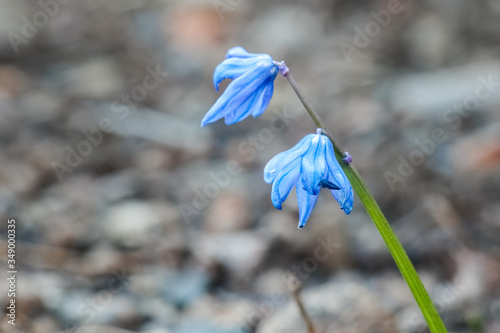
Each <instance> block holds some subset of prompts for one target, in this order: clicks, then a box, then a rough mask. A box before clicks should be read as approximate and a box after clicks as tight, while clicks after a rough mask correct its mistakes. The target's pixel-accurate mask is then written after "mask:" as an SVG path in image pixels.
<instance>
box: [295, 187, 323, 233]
mask: <svg viewBox="0 0 500 333" xmlns="http://www.w3.org/2000/svg"><path fill="white" fill-rule="evenodd" d="M295 188H296V190H297V202H298V204H299V228H303V227H304V226H305V225H306V222H307V219H309V216H311V212H312V210H313V208H314V205H316V200H318V196H317V195H314V194H309V193H308V192H307V191H306V190H305V189H304V188H303V184H302V183H301V181H300V179H299V181H298V182H297V185H296V186H295Z"/></svg>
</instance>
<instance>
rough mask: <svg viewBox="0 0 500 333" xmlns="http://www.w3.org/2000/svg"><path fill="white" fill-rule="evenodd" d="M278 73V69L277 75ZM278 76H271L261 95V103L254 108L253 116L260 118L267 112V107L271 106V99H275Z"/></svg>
mask: <svg viewBox="0 0 500 333" xmlns="http://www.w3.org/2000/svg"><path fill="white" fill-rule="evenodd" d="M277 73H278V69H276V74H277ZM276 74H274V75H273V76H271V77H270V78H269V82H268V83H267V85H266V86H264V90H263V92H262V93H261V95H260V98H259V102H258V103H257V105H256V106H255V107H254V108H253V112H252V116H253V117H254V118H255V117H258V116H260V115H261V114H262V113H264V111H266V109H267V106H268V105H269V102H270V101H271V98H272V97H273V91H274V79H275V78H276Z"/></svg>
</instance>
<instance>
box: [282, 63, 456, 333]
mask: <svg viewBox="0 0 500 333" xmlns="http://www.w3.org/2000/svg"><path fill="white" fill-rule="evenodd" d="M284 76H285V77H286V78H287V79H288V82H290V85H291V86H292V88H293V90H295V93H296V94H297V96H298V97H299V99H300V101H301V102H302V104H303V105H304V107H305V108H306V110H307V112H308V113H309V115H310V116H311V118H312V120H313V121H314V124H316V126H317V127H318V128H321V129H323V130H324V131H325V132H326V133H325V135H327V136H328V138H329V139H330V141H331V142H332V144H333V147H334V149H335V157H336V158H337V160H338V162H339V164H340V165H341V166H342V169H343V170H344V172H345V174H346V176H347V178H348V179H349V180H350V182H351V185H352V187H353V189H354V190H355V191H356V193H357V194H358V196H359V199H360V200H361V202H362V203H363V205H364V206H365V209H366V212H367V213H368V215H369V216H370V218H371V219H372V221H373V223H374V224H375V227H376V228H377V229H378V231H379V232H380V234H381V235H382V238H383V239H384V242H385V244H386V245H387V248H388V249H389V252H390V253H391V255H392V258H393V259H394V261H395V262H396V265H397V266H398V268H399V271H400V272H401V275H403V278H404V279H405V280H406V283H407V284H408V287H410V290H411V292H412V294H413V297H414V298H415V301H416V302H417V305H418V307H419V308H420V311H422V314H423V315H424V318H425V320H426V321H427V325H429V329H430V330H431V332H432V333H443V332H444V333H445V332H447V331H446V327H445V326H444V324H443V322H442V320H441V318H440V317H439V313H438V312H437V310H436V307H435V306H434V304H433V303H432V300H431V299H430V297H429V294H428V293H427V291H426V290H425V287H424V285H423V283H422V281H421V280H420V277H419V276H418V274H417V272H416V270H415V268H414V267H413V265H412V263H411V261H410V258H408V255H407V254H406V252H405V250H404V248H403V246H402V245H401V243H400V242H399V239H398V238H397V236H396V234H395V233H394V231H393V230H392V228H391V226H390V224H389V222H388V221H387V219H386V218H385V216H384V214H383V213H382V211H381V210H380V207H379V206H378V204H377V202H376V201H375V199H374V198H373V196H372V194H371V193H370V191H369V190H368V187H367V186H366V184H365V182H364V181H363V179H362V178H361V176H360V175H359V173H358V170H357V169H356V167H355V166H354V164H352V163H351V164H346V163H344V161H343V160H342V159H343V158H344V154H345V153H344V150H342V149H341V148H340V146H339V145H338V144H337V143H336V142H335V140H334V139H333V137H332V135H331V134H330V133H329V132H328V129H327V128H326V126H325V124H324V122H323V121H322V120H321V117H320V116H319V114H318V113H317V112H316V111H315V110H314V109H313V108H312V106H311V104H310V103H309V101H308V100H307V98H306V97H305V96H304V94H303V92H302V90H301V89H300V88H299V86H298V85H297V82H295V80H294V78H293V76H292V74H291V73H290V72H288V73H286V75H284Z"/></svg>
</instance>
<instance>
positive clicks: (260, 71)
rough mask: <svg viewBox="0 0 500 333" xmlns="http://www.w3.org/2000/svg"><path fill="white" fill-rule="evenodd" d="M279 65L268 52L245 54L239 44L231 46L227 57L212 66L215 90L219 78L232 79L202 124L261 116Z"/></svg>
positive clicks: (266, 104) (269, 98)
mask: <svg viewBox="0 0 500 333" xmlns="http://www.w3.org/2000/svg"><path fill="white" fill-rule="evenodd" d="M279 65H280V63H277V62H275V61H273V58H271V56H269V55H267V54H253V53H248V52H247V51H245V49H243V48H242V47H240V46H237V47H234V48H232V49H230V50H229V51H228V52H227V54H226V60H224V61H223V62H222V63H221V64H220V65H218V66H217V67H216V68H215V72H214V86H215V90H219V84H220V82H221V81H222V80H224V79H232V80H233V81H232V82H231V83H230V84H229V85H228V87H227V88H226V90H225V91H224V93H223V94H222V96H220V97H219V99H218V100H217V102H215V104H214V105H213V106H212V107H211V108H210V110H209V111H208V112H207V114H206V115H205V117H203V120H202V121H201V126H202V127H203V126H205V125H206V124H209V123H213V122H215V121H217V120H219V119H221V118H225V122H226V124H227V125H231V124H234V123H237V122H239V121H241V120H243V119H245V118H246V117H248V116H249V115H250V114H251V115H252V116H253V117H258V116H260V115H261V114H262V113H263V112H264V111H265V110H266V108H267V106H268V105H269V102H270V100H271V97H272V96H273V90H274V79H275V78H276V75H277V74H278V72H279V71H280V68H281V67H280V66H279Z"/></svg>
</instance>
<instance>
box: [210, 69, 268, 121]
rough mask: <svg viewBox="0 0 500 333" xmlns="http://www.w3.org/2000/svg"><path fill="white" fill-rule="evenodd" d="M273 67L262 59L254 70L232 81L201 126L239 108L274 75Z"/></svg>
mask: <svg viewBox="0 0 500 333" xmlns="http://www.w3.org/2000/svg"><path fill="white" fill-rule="evenodd" d="M272 69H274V65H273V64H272V63H271V64H269V63H268V62H263V61H260V62H259V63H257V64H256V66H255V68H254V69H253V70H252V71H250V72H247V73H245V74H243V75H242V76H240V77H238V78H237V79H235V80H234V81H233V82H231V83H230V84H229V86H228V87H227V89H226V90H225V91H224V93H223V94H222V96H220V97H219V99H218V100H217V101H216V102H215V104H214V105H213V106H212V107H211V108H210V110H208V112H207V114H206V115H205V117H203V120H202V121H201V126H202V127H203V126H205V125H206V124H208V123H212V122H214V121H217V120H219V119H221V118H222V117H224V116H226V115H227V114H229V113H231V112H233V111H234V110H236V109H237V108H239V107H240V106H241V105H242V104H243V103H244V102H245V101H246V100H247V99H248V98H249V97H250V96H251V95H252V94H253V93H254V92H255V91H256V90H257V89H258V88H259V87H260V86H261V85H262V84H263V83H264V82H265V81H266V79H267V78H268V77H269V76H270V75H272V72H271V70H272Z"/></svg>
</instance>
